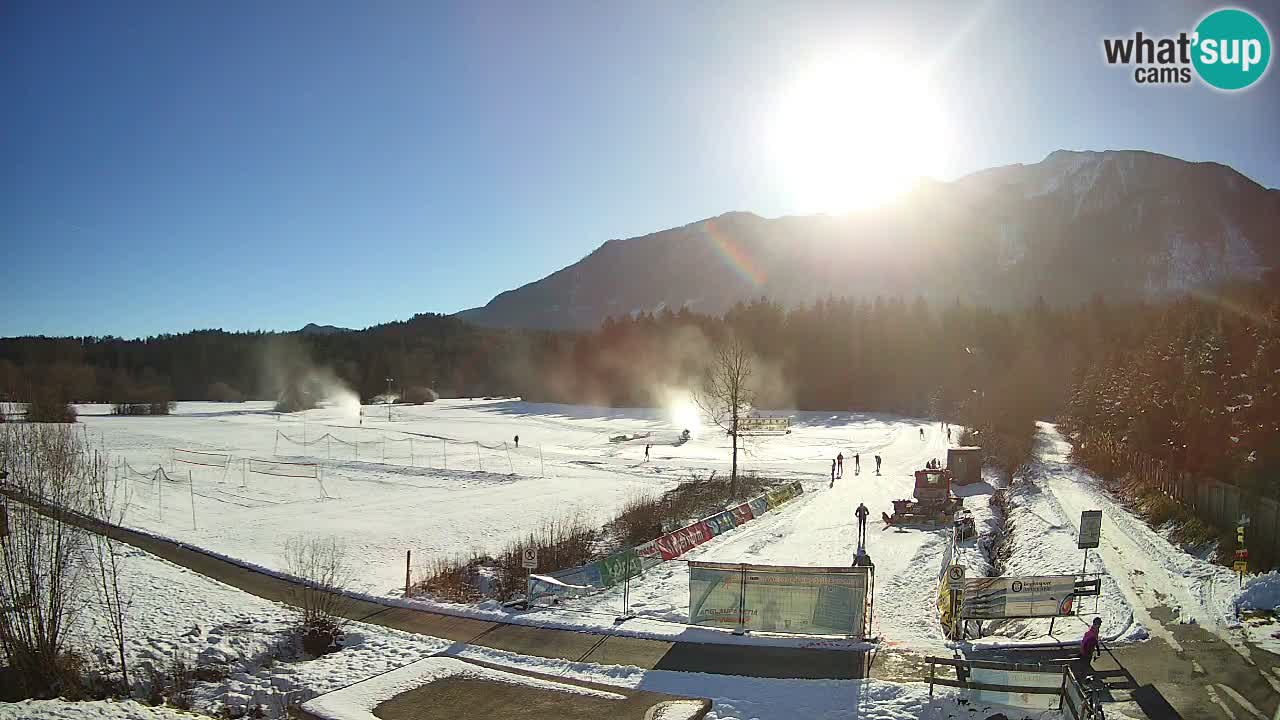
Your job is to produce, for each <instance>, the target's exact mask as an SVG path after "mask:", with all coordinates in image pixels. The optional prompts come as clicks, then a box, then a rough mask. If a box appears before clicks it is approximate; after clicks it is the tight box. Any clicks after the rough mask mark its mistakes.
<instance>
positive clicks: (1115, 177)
mask: <svg viewBox="0 0 1280 720" xmlns="http://www.w3.org/2000/svg"><path fill="white" fill-rule="evenodd" d="M1273 268H1280V191H1277V190H1268V189H1266V188H1264V187H1262V186H1261V185H1259V184H1257V183H1255V182H1253V181H1252V180H1250V179H1249V178H1247V177H1245V176H1243V175H1241V174H1240V173H1238V172H1236V171H1235V170H1233V169H1231V168H1229V167H1226V166H1224V165H1220V164H1217V163H1192V162H1187V161H1184V160H1179V159H1176V158H1171V157H1168V156H1164V155H1158V154H1155V153H1149V152H1141V151H1106V152H1071V151H1065V150H1059V151H1057V152H1054V153H1051V154H1050V155H1049V156H1048V157H1046V158H1045V159H1044V160H1043V161H1041V162H1039V163H1035V164H1033V165H1010V166H1006V167H998V168H992V169H989V170H984V171H981V172H978V173H975V174H973V175H969V176H966V177H963V178H960V179H958V180H955V181H953V182H946V183H942V182H932V181H929V182H925V183H923V184H921V185H919V186H917V187H916V188H915V189H914V190H913V191H912V192H911V193H909V194H907V195H906V196H904V197H902V198H899V199H898V200H897V201H895V202H893V203H892V204H889V205H886V206H883V207H880V208H876V209H874V210H870V211H864V212H860V213H855V214H850V215H846V216H826V215H819V216H805V217H781V218H776V219H766V218H762V217H759V216H757V215H753V214H751V213H742V212H735V213H728V214H726V215H721V216H720V217H716V218H710V219H707V220H702V221H699V222H695V223H691V224H689V225H686V226H684V227H680V228H674V229H671V230H664V231H661V232H657V233H653V234H651V235H645V236H643V237H637V238H630V239H627V240H610V241H608V242H606V243H605V244H604V245H601V246H600V247H599V248H597V249H596V250H595V251H594V252H592V253H591V254H590V255H588V256H587V257H585V258H583V259H582V260H580V261H578V262H576V263H574V264H573V265H570V266H568V267H566V268H564V269H562V270H559V271H556V272H554V273H552V274H551V275H548V276H547V277H544V278H542V279H541V280H538V281H536V282H532V283H529V284H528V285H525V286H523V287H520V288H517V289H515V290H509V291H507V292H504V293H502V294H500V295H498V296H497V297H495V298H493V300H491V301H490V302H489V303H488V304H487V305H485V306H484V307H479V308H473V309H471V310H465V311H463V312H462V313H459V316H460V317H462V318H463V319H465V320H469V321H471V322H475V323H478V324H481V325H488V326H496V327H523V328H547V329H564V328H591V327H596V326H598V325H599V324H600V323H601V322H602V321H603V320H604V319H605V318H606V317H608V316H611V315H612V316H621V315H623V314H626V313H638V312H646V311H647V312H660V311H662V310H663V309H664V308H669V309H672V310H679V309H680V308H683V307H688V308H689V309H691V310H693V311H697V312H706V313H721V312H723V311H725V310H726V309H728V308H729V307H731V306H732V305H733V304H734V303H735V302H737V301H740V300H746V299H750V298H754V297H759V296H768V297H769V298H771V299H774V300H778V301H780V302H782V303H783V304H785V305H796V304H800V303H806V302H812V301H813V300H815V299H818V298H821V297H825V296H828V295H833V296H849V297H865V298H871V297H875V296H878V295H879V296H904V297H914V296H916V295H920V296H923V297H925V298H927V299H929V300H931V301H934V302H949V301H952V300H953V299H955V298H957V297H958V298H963V299H965V300H968V301H972V302H980V303H986V304H990V305H993V306H996V307H1016V306H1020V305H1024V304H1027V303H1030V302H1033V301H1034V300H1035V299H1036V298H1038V297H1043V298H1044V299H1045V300H1046V301H1048V302H1050V303H1056V304H1064V303H1077V302H1081V301H1085V300H1088V299H1089V298H1090V297H1092V296H1093V295H1095V294H1101V295H1103V296H1104V297H1107V298H1109V299H1116V300H1134V299H1156V298H1159V297H1161V296H1168V295H1171V294H1177V293H1184V292H1188V291H1192V290H1196V289H1199V288H1204V287H1208V286H1212V285H1213V284H1215V283H1220V282H1222V281H1226V280H1235V279H1242V278H1243V279H1253V280H1257V279H1260V278H1261V277H1262V276H1263V275H1264V274H1266V273H1268V272H1269V271H1271V270H1272V269H1273Z"/></svg>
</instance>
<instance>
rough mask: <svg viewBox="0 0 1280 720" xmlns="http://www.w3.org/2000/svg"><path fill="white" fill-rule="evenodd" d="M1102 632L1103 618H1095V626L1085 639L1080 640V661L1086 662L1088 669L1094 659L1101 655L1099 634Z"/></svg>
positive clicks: (1089, 630) (1086, 634)
mask: <svg viewBox="0 0 1280 720" xmlns="http://www.w3.org/2000/svg"><path fill="white" fill-rule="evenodd" d="M1101 631H1102V618H1100V617H1095V618H1094V619H1093V625H1091V626H1090V627H1089V629H1088V630H1086V631H1085V633H1084V637H1082V638H1080V659H1081V660H1082V661H1084V665H1085V667H1088V666H1089V665H1090V663H1092V662H1093V659H1094V658H1095V657H1097V656H1099V655H1101V654H1102V653H1101V651H1100V650H1099V649H1098V633H1099V632H1101Z"/></svg>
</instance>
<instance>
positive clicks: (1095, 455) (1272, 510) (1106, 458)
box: [1078, 431, 1280, 570]
mask: <svg viewBox="0 0 1280 720" xmlns="http://www.w3.org/2000/svg"><path fill="white" fill-rule="evenodd" d="M1078 447H1079V451H1080V452H1081V453H1082V454H1083V456H1084V457H1085V458H1087V459H1088V460H1089V462H1090V464H1091V465H1093V464H1095V463H1097V464H1098V465H1096V467H1097V468H1098V469H1100V470H1102V471H1103V472H1104V473H1107V474H1111V475H1112V476H1114V477H1117V478H1120V477H1128V478H1130V479H1132V480H1134V481H1136V482H1139V483H1141V484H1143V485H1146V486H1147V487H1150V488H1152V489H1155V490H1159V491H1160V492H1161V493H1162V494H1164V495H1165V496H1166V497H1168V498H1169V499H1171V500H1173V501H1174V502H1177V503H1178V504H1180V505H1182V506H1183V507H1185V508H1188V509H1190V510H1191V511H1192V512H1193V513H1195V515H1196V517H1198V518H1200V519H1201V520H1202V521H1204V522H1205V523H1206V524H1208V525H1211V526H1213V527H1215V528H1217V529H1218V530H1221V531H1224V532H1229V531H1231V530H1233V529H1234V528H1235V527H1236V525H1237V524H1238V523H1239V521H1240V516H1241V515H1242V514H1246V515H1248V516H1249V526H1248V529H1247V530H1246V531H1245V547H1247V548H1248V549H1249V561H1250V562H1249V566H1250V569H1251V570H1254V569H1258V570H1260V569H1263V568H1266V567H1271V566H1274V565H1275V564H1276V561H1277V560H1278V559H1280V503H1277V502H1276V501H1275V500H1271V499H1270V498H1265V497H1259V496H1257V495H1252V494H1250V493H1246V492H1244V491H1242V490H1241V489H1240V488H1238V487H1236V486H1235V485H1230V484H1227V483H1224V482H1219V481H1217V480H1214V479H1212V478H1200V479H1195V478H1192V476H1191V475H1189V474H1187V473H1185V472H1176V471H1174V470H1171V469H1170V468H1169V467H1168V466H1167V465H1166V464H1165V463H1164V461H1162V460H1157V459H1155V458H1152V457H1150V456H1148V455H1145V454H1143V453H1139V452H1137V451H1135V450H1133V449H1131V448H1128V447H1126V446H1125V445H1124V443H1121V442H1119V441H1117V440H1115V439H1114V438H1112V437H1111V436H1110V435H1108V434H1106V433H1101V432H1094V431H1086V432H1084V433H1082V435H1081V438H1080V443H1079V444H1078ZM1233 534H1234V533H1233Z"/></svg>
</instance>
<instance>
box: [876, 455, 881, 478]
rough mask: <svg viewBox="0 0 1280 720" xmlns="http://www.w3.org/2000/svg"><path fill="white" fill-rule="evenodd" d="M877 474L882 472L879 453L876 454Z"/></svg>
mask: <svg viewBox="0 0 1280 720" xmlns="http://www.w3.org/2000/svg"><path fill="white" fill-rule="evenodd" d="M876 474H877V475H879V474H880V456H879V455H877V456H876Z"/></svg>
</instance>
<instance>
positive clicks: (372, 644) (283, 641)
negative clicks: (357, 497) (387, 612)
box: [0, 545, 450, 717]
mask: <svg viewBox="0 0 1280 720" xmlns="http://www.w3.org/2000/svg"><path fill="white" fill-rule="evenodd" d="M119 549H120V552H121V553H122V554H123V558H122V568H123V572H122V576H121V587H122V591H123V595H124V597H126V598H127V599H128V606H127V620H126V627H125V639H126V655H127V657H128V658H129V665H130V667H129V670H130V677H131V680H133V681H134V682H135V683H137V682H139V681H141V680H143V679H144V678H145V677H146V676H147V672H148V669H149V668H150V667H156V668H159V669H162V670H163V669H164V668H165V667H166V665H167V664H168V663H169V662H170V661H171V660H172V659H173V657H174V655H175V654H178V655H180V656H182V657H183V658H184V659H185V660H186V661H187V663H188V665H191V666H205V667H219V668H222V669H225V670H226V674H227V676H226V679H224V680H221V681H217V682H205V681H197V682H196V683H195V688H194V692H193V694H192V695H193V697H192V700H193V705H194V707H195V708H196V709H198V710H200V711H202V712H206V713H208V714H216V713H218V712H220V711H221V710H222V708H224V707H229V708H232V709H236V710H244V709H248V708H253V707H254V706H255V705H260V706H262V708H263V710H264V711H266V712H267V713H268V715H269V716H271V717H275V716H276V715H277V714H278V711H279V710H280V709H282V708H283V707H284V706H286V705H288V704H291V703H296V702H301V701H304V700H307V699H309V698H311V697H314V696H316V695H318V694H320V693H325V692H329V691H331V690H335V689H337V688H339V687H342V686H343V685H347V684H349V683H353V682H356V681H358V680H361V679H364V678H365V677H368V676H369V675H372V674H374V673H379V672H383V671H386V670H390V669H392V668H396V667H399V666H402V665H405V664H407V663H410V662H413V661H415V660H418V659H421V658H424V657H427V656H429V655H431V654H432V653H436V652H439V651H440V650H443V649H444V648H446V647H448V646H449V644H450V643H449V642H447V641H445V640H439V639H436V638H431V637H427V636H423V635H415V634H412V633H406V632H401V631H398V630H393V629H389V628H384V627H381V626H378V625H368V624H364V623H351V624H350V625H348V626H347V632H346V642H345V644H344V647H343V649H342V650H341V651H339V652H335V653H331V654H329V655H325V656H323V657H320V658H316V659H312V660H307V659H305V657H304V656H302V654H301V652H300V650H297V649H296V648H294V647H293V646H292V645H291V644H290V643H289V637H290V632H289V631H290V627H291V626H292V625H293V624H294V623H295V622H296V618H297V616H296V614H295V613H294V612H293V611H292V610H291V609H290V608H288V607H287V606H285V605H281V604H279V603H274V602H271V601H269V600H265V599H263V598H260V597H257V596H256V595H251V594H249V593H246V592H243V591H241V590H238V589H236V588H233V587H230V586H228V585H224V584H222V583H219V582H217V581H215V580H212V579H210V578H207V577H205V576H203V575H200V574H198V573H195V572H192V571H190V570H187V569H186V568H182V567H179V566H177V565H174V564H172V563H169V562H167V561H164V560H161V559H159V558H157V557H155V556H153V555H149V554H147V553H144V552H142V551H141V550H137V549H134V548H131V547H129V546H127V545H122V546H119ZM74 637H75V640H74V644H75V645H76V646H79V647H87V648H94V652H93V654H94V655H95V657H96V659H98V660H100V661H102V662H103V663H109V664H110V665H111V666H113V667H115V666H117V662H116V659H115V656H114V654H113V651H112V650H111V647H112V646H111V643H110V641H109V639H108V638H109V637H110V636H109V629H108V627H107V626H106V624H105V623H104V621H103V619H102V618H101V617H100V615H99V614H97V613H94V612H88V613H85V614H84V623H83V624H81V625H79V626H77V628H76V630H75V636H74ZM0 707H4V706H3V705H0ZM0 717H2V716H0Z"/></svg>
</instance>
